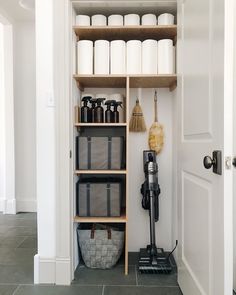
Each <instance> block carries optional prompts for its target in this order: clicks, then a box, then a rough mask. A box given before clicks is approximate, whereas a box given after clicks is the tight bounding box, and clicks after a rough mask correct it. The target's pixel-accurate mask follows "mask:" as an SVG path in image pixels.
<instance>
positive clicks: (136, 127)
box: [129, 98, 147, 132]
mask: <svg viewBox="0 0 236 295" xmlns="http://www.w3.org/2000/svg"><path fill="white" fill-rule="evenodd" d="M146 130H147V128H146V124H145V120H144V116H143V111H142V108H141V106H140V104H139V99H138V98H137V100H136V105H135V106H134V108H133V111H132V116H131V118H130V122H129V131H131V132H145V131H146Z"/></svg>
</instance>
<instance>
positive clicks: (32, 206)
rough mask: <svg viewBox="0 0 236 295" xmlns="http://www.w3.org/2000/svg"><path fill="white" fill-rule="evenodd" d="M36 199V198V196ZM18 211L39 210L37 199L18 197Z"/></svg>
mask: <svg viewBox="0 0 236 295" xmlns="http://www.w3.org/2000/svg"><path fill="white" fill-rule="evenodd" d="M35 199H36V198H35ZM16 212H37V202H36V200H32V199H31V200H27V199H25V200H18V199H16Z"/></svg>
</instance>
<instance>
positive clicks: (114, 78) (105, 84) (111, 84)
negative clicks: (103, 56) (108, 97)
mask: <svg viewBox="0 0 236 295" xmlns="http://www.w3.org/2000/svg"><path fill="white" fill-rule="evenodd" d="M74 79H75V80H76V81H77V83H78V86H79V88H80V89H81V90H83V88H86V87H96V88H125V87H126V75H74Z"/></svg>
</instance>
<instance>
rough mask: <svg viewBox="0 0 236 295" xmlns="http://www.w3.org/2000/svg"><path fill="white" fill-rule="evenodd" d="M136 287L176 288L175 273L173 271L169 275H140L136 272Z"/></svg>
mask: <svg viewBox="0 0 236 295" xmlns="http://www.w3.org/2000/svg"><path fill="white" fill-rule="evenodd" d="M137 277H138V285H141V286H150V285H153V286H163V287H173V286H178V283H177V273H176V271H173V272H172V273H170V274H141V273H139V272H138V271H137Z"/></svg>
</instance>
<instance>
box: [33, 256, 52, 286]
mask: <svg viewBox="0 0 236 295" xmlns="http://www.w3.org/2000/svg"><path fill="white" fill-rule="evenodd" d="M34 283H35V284H55V259H53V258H43V257H40V256H39V255H38V254H36V255H35V256H34Z"/></svg>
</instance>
